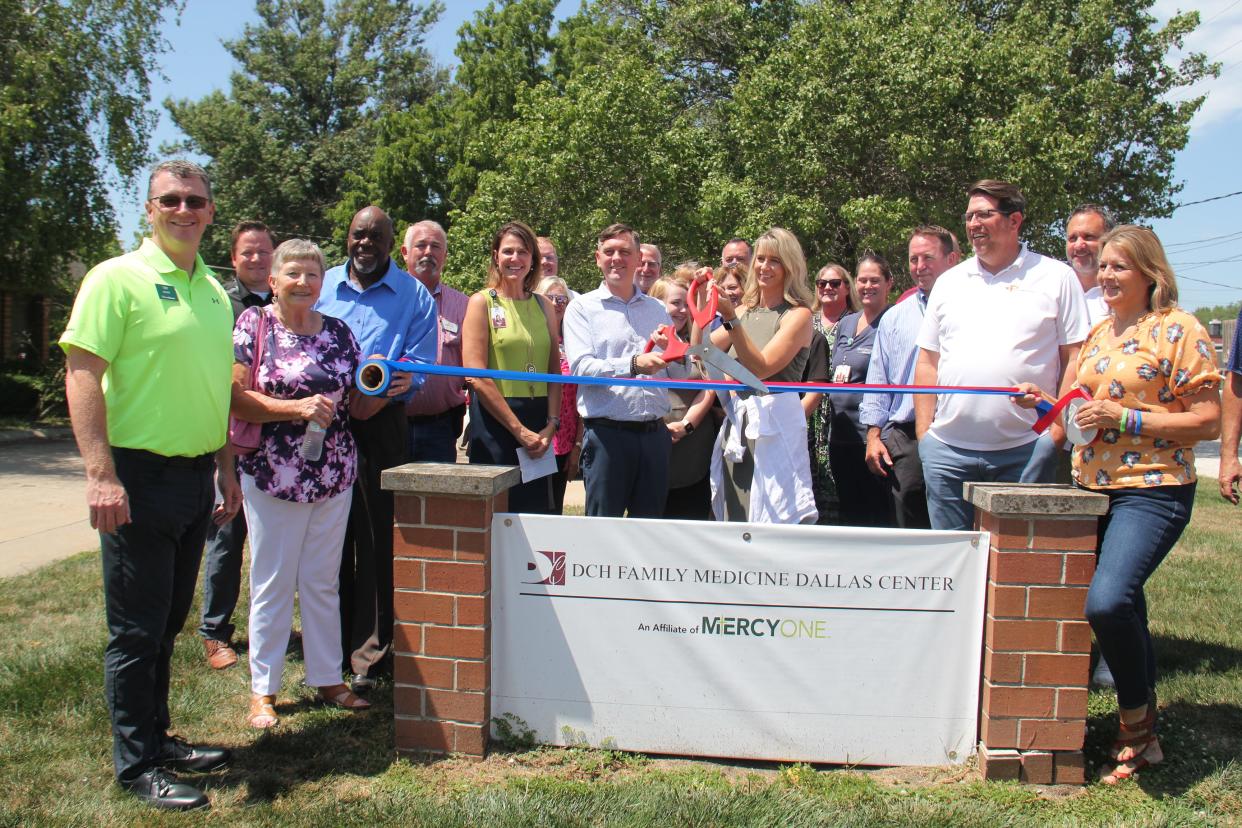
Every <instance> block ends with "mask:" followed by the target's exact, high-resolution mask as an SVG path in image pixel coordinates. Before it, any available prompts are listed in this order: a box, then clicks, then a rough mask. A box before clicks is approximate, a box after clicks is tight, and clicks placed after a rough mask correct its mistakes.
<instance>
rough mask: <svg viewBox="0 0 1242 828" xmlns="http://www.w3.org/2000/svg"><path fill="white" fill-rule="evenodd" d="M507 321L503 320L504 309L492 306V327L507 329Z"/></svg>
mask: <svg viewBox="0 0 1242 828" xmlns="http://www.w3.org/2000/svg"><path fill="white" fill-rule="evenodd" d="M508 324H509V321H508V319H506V318H505V309H504V308H502V307H501V306H500V305H492V327H493V328H504V327H508Z"/></svg>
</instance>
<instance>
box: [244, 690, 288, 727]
mask: <svg viewBox="0 0 1242 828" xmlns="http://www.w3.org/2000/svg"><path fill="white" fill-rule="evenodd" d="M246 721H247V723H248V724H249V725H250V726H251V727H253V728H256V729H258V730H267V729H268V728H269V727H275V726H276V725H278V724H280V717H279V716H277V715H276V697H275V696H263V695H260V694H258V693H252V694H251V695H250V716H249V718H248V719H247V720H246Z"/></svg>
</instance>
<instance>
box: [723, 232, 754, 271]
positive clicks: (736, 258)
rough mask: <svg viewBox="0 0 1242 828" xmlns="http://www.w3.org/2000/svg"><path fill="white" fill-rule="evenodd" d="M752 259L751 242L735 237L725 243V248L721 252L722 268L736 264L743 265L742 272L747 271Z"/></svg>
mask: <svg viewBox="0 0 1242 828" xmlns="http://www.w3.org/2000/svg"><path fill="white" fill-rule="evenodd" d="M750 257H751V249H750V242H748V241H746V239H739V238H736V237H735V238H732V239H729V240H728V241H727V242H725V246H724V248H723V249H722V250H721V251H720V266H721V267H727V266H728V265H731V264H735V265H741V266H742V270H746V269H748V268H749V267H750Z"/></svg>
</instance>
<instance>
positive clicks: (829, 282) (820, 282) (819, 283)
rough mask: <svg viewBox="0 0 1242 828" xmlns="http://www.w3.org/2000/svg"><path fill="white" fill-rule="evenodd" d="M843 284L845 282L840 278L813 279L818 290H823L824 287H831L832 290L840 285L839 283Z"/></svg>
mask: <svg viewBox="0 0 1242 828" xmlns="http://www.w3.org/2000/svg"><path fill="white" fill-rule="evenodd" d="M843 284H845V282H844V281H843V280H841V279H816V280H815V287H817V288H819V289H820V290H823V289H824V288H832V289H833V290H836V289H837V288H839V287H841V285H843Z"/></svg>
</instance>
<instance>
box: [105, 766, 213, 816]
mask: <svg viewBox="0 0 1242 828" xmlns="http://www.w3.org/2000/svg"><path fill="white" fill-rule="evenodd" d="M120 784H121V787H122V788H124V789H125V790H127V791H129V792H130V793H132V794H133V795H134V796H136V797H138V798H139V799H141V800H142V801H143V802H145V803H146V804H148V805H151V806H153V807H156V808H163V809H164V810H167V811H193V810H195V809H196V808H207V807H210V805H211V803H210V802H208V801H207V795H206V794H204V793H203V792H202V791H200V790H199V789H198V788H196V787H194V786H193V785H186V784H185V783H183V782H178V781H177V777H176V776H174V775H173V774H171V773H169V772H168V771H165V770H162V769H160V768H151V770H149V771H147V772H146V773H144V774H142V775H141V776H139V777H138V778H136V779H132V780H130V781H128V782H122V783H120Z"/></svg>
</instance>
